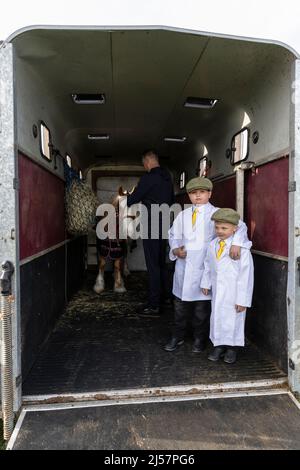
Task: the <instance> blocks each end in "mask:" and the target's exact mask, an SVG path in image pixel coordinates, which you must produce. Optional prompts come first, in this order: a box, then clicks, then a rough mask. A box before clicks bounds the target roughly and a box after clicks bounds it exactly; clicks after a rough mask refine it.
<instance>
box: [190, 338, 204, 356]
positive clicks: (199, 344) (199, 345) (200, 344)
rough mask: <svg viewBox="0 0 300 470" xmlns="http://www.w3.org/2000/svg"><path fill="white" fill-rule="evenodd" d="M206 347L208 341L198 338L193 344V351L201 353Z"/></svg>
mask: <svg viewBox="0 0 300 470" xmlns="http://www.w3.org/2000/svg"><path fill="white" fill-rule="evenodd" d="M205 349H206V341H203V340H202V339H199V338H196V339H195V341H194V344H193V349H192V351H193V353H201V352H203V351H205Z"/></svg>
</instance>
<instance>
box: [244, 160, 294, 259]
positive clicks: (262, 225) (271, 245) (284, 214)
mask: <svg viewBox="0 0 300 470" xmlns="http://www.w3.org/2000/svg"><path fill="white" fill-rule="evenodd" d="M288 179H289V160H288V157H285V158H282V159H280V160H276V161H273V162H271V163H267V164H266V165H263V166H260V167H258V168H256V169H255V173H252V172H250V171H249V172H247V176H246V182H245V194H246V207H245V219H246V221H247V225H248V229H249V235H250V237H251V239H252V241H253V248H254V249H256V250H259V251H264V252H267V253H272V254H274V255H280V256H288Z"/></svg>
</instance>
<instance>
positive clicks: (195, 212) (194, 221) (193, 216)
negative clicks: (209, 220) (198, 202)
mask: <svg viewBox="0 0 300 470" xmlns="http://www.w3.org/2000/svg"><path fill="white" fill-rule="evenodd" d="M197 214H198V209H197V207H196V209H194V211H193V215H192V226H193V228H194V227H195V225H196V219H197Z"/></svg>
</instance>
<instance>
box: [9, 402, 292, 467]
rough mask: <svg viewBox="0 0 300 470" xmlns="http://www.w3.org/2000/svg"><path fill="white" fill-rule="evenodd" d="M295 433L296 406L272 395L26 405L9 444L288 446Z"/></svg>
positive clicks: (209, 447)
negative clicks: (40, 406)
mask: <svg viewBox="0 0 300 470" xmlns="http://www.w3.org/2000/svg"><path fill="white" fill-rule="evenodd" d="M299 435H300V411H299V409H298V408H297V406H296V405H295V404H294V403H293V401H292V400H291V399H290V398H289V396H288V395H273V396H259V397H245V398H244V397H243V398H221V399H212V400H195V401H183V402H169V403H166V402H164V403H147V404H138V405H137V404H135V405H113V406H103V407H95V408H81V409H69V410H56V411H54V410H53V411H50V410H47V411H38V412H37V411H34V412H32V411H31V412H27V414H26V416H25V419H24V421H23V425H22V427H21V430H20V432H19V434H18V437H17V440H16V443H15V445H14V449H16V450H17V449H22V450H23V449H24V450H27V449H43V450H46V449H95V450H96V449H104V450H116V449H118V450H128V449H130V450H132V449H144V450H148V449H152V450H158V449H163V450H179V449H181V450H183V449H184V450H197V449H200V450H202V449H206V450H212V449H213V450H215V449H217V450H228V449H243V450H245V449H256V450H263V449H265V450H270V449H286V450H287V449H288V450H291V449H300V439H299ZM142 458H145V456H144V455H143V456H142ZM199 463H200V462H199Z"/></svg>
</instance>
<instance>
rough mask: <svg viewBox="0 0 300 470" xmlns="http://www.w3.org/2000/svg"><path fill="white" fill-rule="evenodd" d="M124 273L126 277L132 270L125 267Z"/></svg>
mask: <svg viewBox="0 0 300 470" xmlns="http://www.w3.org/2000/svg"><path fill="white" fill-rule="evenodd" d="M123 275H124V276H125V277H128V276H130V271H129V269H124V271H123Z"/></svg>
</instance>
